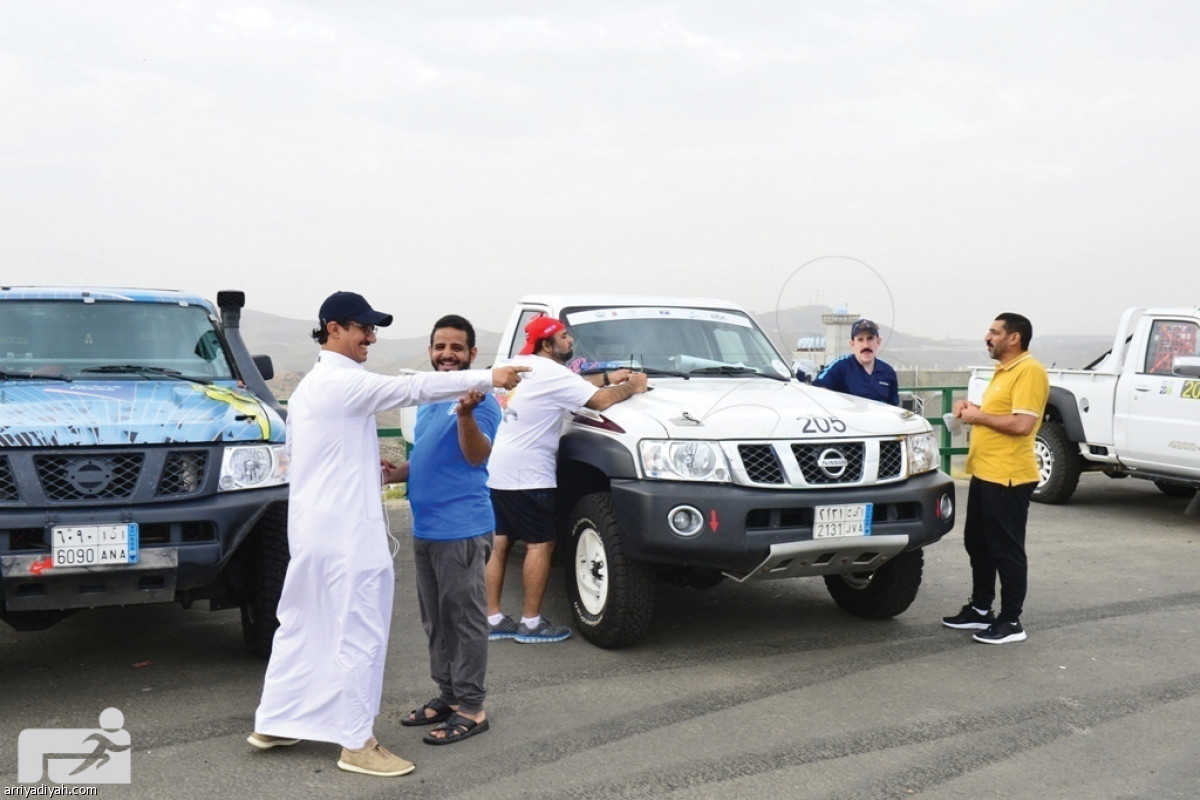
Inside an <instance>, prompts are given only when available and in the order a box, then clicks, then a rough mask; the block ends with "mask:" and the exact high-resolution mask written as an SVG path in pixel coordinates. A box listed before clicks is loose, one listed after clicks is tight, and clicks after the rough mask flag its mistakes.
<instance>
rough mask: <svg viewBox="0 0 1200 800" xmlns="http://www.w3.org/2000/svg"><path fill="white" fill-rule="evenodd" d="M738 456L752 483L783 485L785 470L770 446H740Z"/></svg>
mask: <svg viewBox="0 0 1200 800" xmlns="http://www.w3.org/2000/svg"><path fill="white" fill-rule="evenodd" d="M738 455H739V456H741V457H742V466H744V467H745V468H746V477H747V478H749V479H750V482H751V483H783V468H782V467H780V466H779V457H778V456H776V455H775V448H773V447H772V446H771V445H769V444H740V445H738Z"/></svg>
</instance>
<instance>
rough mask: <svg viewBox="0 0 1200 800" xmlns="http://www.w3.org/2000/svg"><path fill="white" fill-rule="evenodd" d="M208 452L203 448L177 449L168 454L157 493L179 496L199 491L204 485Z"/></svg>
mask: <svg viewBox="0 0 1200 800" xmlns="http://www.w3.org/2000/svg"><path fill="white" fill-rule="evenodd" d="M207 465H208V453H206V452H204V451H203V450H175V451H172V452H171V454H170V455H168V456H167V463H166V464H165V465H164V466H163V471H162V478H161V479H160V480H159V482H158V492H157V494H158V495H159V496H160V497H162V496H178V495H181V494H191V493H192V492H196V491H199V489H200V487H201V486H203V485H204V469H205V467H206V466H207Z"/></svg>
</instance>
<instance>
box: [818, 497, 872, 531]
mask: <svg viewBox="0 0 1200 800" xmlns="http://www.w3.org/2000/svg"><path fill="white" fill-rule="evenodd" d="M873 508H874V504H873V503H853V504H850V505H844V506H817V507H815V508H814V509H813V538H814V539H833V538H836V537H838V536H870V535H871V512H872V510H873Z"/></svg>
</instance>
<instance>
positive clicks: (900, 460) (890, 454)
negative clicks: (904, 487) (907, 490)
mask: <svg viewBox="0 0 1200 800" xmlns="http://www.w3.org/2000/svg"><path fill="white" fill-rule="evenodd" d="M903 468H904V443H903V442H901V441H898V440H893V441H888V442H880V443H879V477H880V478H895V477H897V476H899V475H900V470H901V469H903Z"/></svg>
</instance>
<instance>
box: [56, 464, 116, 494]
mask: <svg viewBox="0 0 1200 800" xmlns="http://www.w3.org/2000/svg"><path fill="white" fill-rule="evenodd" d="M66 479H67V481H68V482H69V483H70V484H71V485H72V486H73V487H75V490H76V491H78V492H79V493H80V494H83V495H89V496H90V495H97V494H99V493H100V492H102V491H104V490H105V489H106V488H108V484H109V483H111V482H112V479H113V474H112V468H111V467H110V466H109V465H108V464H106V463H104V462H103V461H98V460H96V459H92V458H87V459H80V460H78V461H75V462H73V463H72V464H71V465H70V466H69V467H67V469H66Z"/></svg>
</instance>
